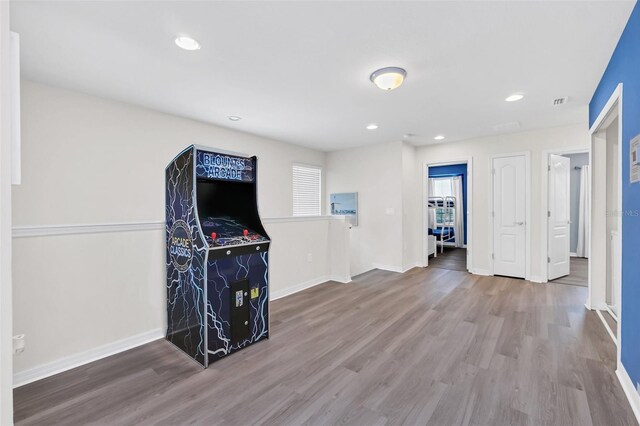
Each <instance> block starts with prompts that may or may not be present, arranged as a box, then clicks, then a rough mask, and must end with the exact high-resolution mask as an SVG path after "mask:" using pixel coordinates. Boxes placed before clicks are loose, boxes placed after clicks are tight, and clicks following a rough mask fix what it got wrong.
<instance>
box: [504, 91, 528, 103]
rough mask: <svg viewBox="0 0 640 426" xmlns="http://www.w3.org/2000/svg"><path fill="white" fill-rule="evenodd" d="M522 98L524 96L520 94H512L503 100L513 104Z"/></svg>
mask: <svg viewBox="0 0 640 426" xmlns="http://www.w3.org/2000/svg"><path fill="white" fill-rule="evenodd" d="M522 98H524V95H523V94H522V93H514V94H513V95H511V96H509V97H507V98H506V99H505V101H507V102H515V101H519V100H520V99H522Z"/></svg>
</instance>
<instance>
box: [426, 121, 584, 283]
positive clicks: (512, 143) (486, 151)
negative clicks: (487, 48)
mask: <svg viewBox="0 0 640 426" xmlns="http://www.w3.org/2000/svg"><path fill="white" fill-rule="evenodd" d="M589 141H590V139H589V133H588V127H587V121H586V116H585V122H584V124H577V125H572V126H565V127H556V128H549V129H542V130H537V131H531V132H521V133H514V134H508V135H500V136H491V137H485V138H477V139H470V140H466V141H461V142H453V143H441V144H436V145H428V146H423V147H419V148H417V150H416V160H417V167H419V168H421V167H422V165H423V163H425V162H428V163H433V162H446V161H450V160H457V159H460V158H466V157H473V180H474V182H473V183H472V184H473V188H474V190H473V215H472V218H471V220H472V221H473V226H472V232H473V247H474V253H473V265H471V270H472V271H473V272H476V273H480V274H484V273H488V272H489V271H490V269H491V268H490V266H491V263H490V262H491V253H490V250H489V247H491V245H490V241H491V240H490V238H491V235H490V232H491V231H490V227H489V223H490V222H489V212H490V202H491V201H490V190H489V188H490V184H491V179H490V177H491V176H490V156H491V155H492V154H502V153H510V152H522V151H529V152H530V153H531V216H532V217H531V223H530V226H531V241H530V244H529V247H530V253H531V255H530V261H531V279H532V280H540V279H542V278H541V277H543V273H542V272H543V270H542V268H543V267H544V266H543V264H544V263H543V262H542V257H541V256H542V252H543V247H542V246H543V244H544V243H543V241H544V235H545V232H546V228H545V227H546V224H545V219H544V217H545V215H546V212H544V211H543V207H542V206H543V205H544V203H543V200H544V198H543V188H542V184H541V182H542V172H543V171H542V168H543V162H544V161H545V160H544V159H543V158H542V152H543V151H544V150H549V149H557V148H562V147H567V148H582V147H584V148H588V147H589V143H590V142H589ZM545 164H546V162H545Z"/></svg>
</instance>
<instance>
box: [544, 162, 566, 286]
mask: <svg viewBox="0 0 640 426" xmlns="http://www.w3.org/2000/svg"><path fill="white" fill-rule="evenodd" d="M570 191H571V165H570V160H569V159H568V158H567V157H562V156H560V155H550V156H549V212H548V213H547V219H548V227H547V228H548V232H549V246H548V253H549V254H548V256H549V257H548V259H547V262H548V264H549V271H548V273H549V279H550V280H554V279H556V278H560V277H564V276H565V275H569V270H570V257H569V251H570V235H571V199H570V197H571V192H570Z"/></svg>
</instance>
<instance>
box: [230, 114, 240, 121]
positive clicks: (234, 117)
mask: <svg viewBox="0 0 640 426" xmlns="http://www.w3.org/2000/svg"><path fill="white" fill-rule="evenodd" d="M227 118H228V119H229V120H231V121H240V120H242V117H238V116H237V115H230V116H229V117H227Z"/></svg>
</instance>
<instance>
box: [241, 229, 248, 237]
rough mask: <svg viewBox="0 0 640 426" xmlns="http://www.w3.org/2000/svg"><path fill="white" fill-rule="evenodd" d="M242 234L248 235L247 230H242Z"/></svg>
mask: <svg viewBox="0 0 640 426" xmlns="http://www.w3.org/2000/svg"><path fill="white" fill-rule="evenodd" d="M242 234H243V235H244V236H245V237H246V236H247V235H249V230H248V229H245V230H244V231H242Z"/></svg>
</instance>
